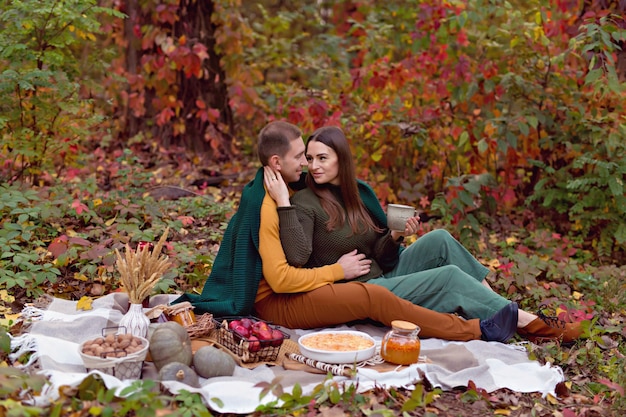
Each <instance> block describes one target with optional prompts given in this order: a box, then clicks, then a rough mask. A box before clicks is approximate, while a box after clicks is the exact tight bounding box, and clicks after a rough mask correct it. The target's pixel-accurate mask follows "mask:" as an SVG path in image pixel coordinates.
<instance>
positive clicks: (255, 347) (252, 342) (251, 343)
mask: <svg viewBox="0 0 626 417" xmlns="http://www.w3.org/2000/svg"><path fill="white" fill-rule="evenodd" d="M259 349H261V343H260V342H259V339H258V338H257V337H256V336H254V335H252V336H250V337H249V338H248V350H249V351H250V352H258V351H259Z"/></svg>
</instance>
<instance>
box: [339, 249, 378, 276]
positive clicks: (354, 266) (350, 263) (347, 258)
mask: <svg viewBox="0 0 626 417" xmlns="http://www.w3.org/2000/svg"><path fill="white" fill-rule="evenodd" d="M337 263H338V264H339V265H341V267H342V268H343V274H344V278H345V279H354V278H357V277H360V276H362V275H365V274H367V273H369V272H370V266H371V264H372V260H371V259H367V258H366V257H365V255H364V254H362V253H357V251H356V249H355V250H353V251H352V252H349V253H346V254H345V255H343V256H342V257H341V258H339V260H338V261H337Z"/></svg>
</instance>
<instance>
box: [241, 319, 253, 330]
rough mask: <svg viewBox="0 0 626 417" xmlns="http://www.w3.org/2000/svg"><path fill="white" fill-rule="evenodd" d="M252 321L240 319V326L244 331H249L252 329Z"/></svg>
mask: <svg viewBox="0 0 626 417" xmlns="http://www.w3.org/2000/svg"><path fill="white" fill-rule="evenodd" d="M252 323H253V321H252V320H251V319H249V318H247V317H244V318H242V319H241V325H242V326H243V327H245V328H246V329H250V328H251V327H252Z"/></svg>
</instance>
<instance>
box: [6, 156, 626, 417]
mask: <svg viewBox="0 0 626 417" xmlns="http://www.w3.org/2000/svg"><path fill="white" fill-rule="evenodd" d="M139 155H141V154H139ZM115 156H116V157H115V158H113V159H110V158H105V157H104V155H102V156H101V157H100V158H99V157H98V155H96V160H97V163H98V169H97V170H95V171H96V172H99V173H102V172H106V173H107V175H106V176H103V175H100V174H93V175H86V176H83V177H81V176H80V175H77V177H76V178H77V180H76V181H74V182H70V183H66V184H63V185H61V186H54V185H51V184H50V185H43V186H41V187H37V188H24V187H19V186H7V185H5V186H2V187H3V188H2V190H1V192H0V212H1V213H2V221H1V222H0V223H1V225H2V229H1V230H2V233H0V252H2V259H3V264H2V265H3V269H2V272H0V293H1V294H2V301H1V302H0V312H1V313H2V326H3V328H4V329H6V330H7V331H8V332H9V333H12V334H18V333H19V332H20V326H19V325H17V324H16V321H17V320H18V317H19V312H20V311H21V309H22V308H23V306H24V305H25V304H27V303H30V302H32V301H34V300H35V299H36V298H37V297H39V296H42V295H45V294H47V295H53V296H56V297H62V298H68V299H73V300H84V301H85V302H88V301H89V300H90V299H93V298H95V297H98V296H100V295H103V294H106V293H109V292H111V291H115V290H117V289H118V288H119V285H120V284H119V275H118V274H117V272H116V271H115V267H114V253H113V249H115V248H120V247H122V246H123V245H124V244H126V243H130V244H131V245H133V244H136V243H137V242H139V241H155V240H156V239H158V237H159V236H160V234H161V233H162V231H163V230H164V228H165V227H170V228H171V229H170V230H171V237H170V238H169V239H168V243H167V245H166V249H165V250H166V252H167V254H168V255H169V256H170V257H171V259H172V260H173V261H174V265H173V268H172V270H171V271H170V272H168V273H167V274H166V275H165V276H164V278H163V280H162V281H161V282H160V283H159V285H158V287H157V291H159V292H174V291H193V290H201V288H202V284H203V283H204V279H205V278H206V276H207V274H208V273H209V271H210V269H211V266H212V261H213V258H214V256H215V254H216V253H217V250H218V248H219V243H220V241H221V237H222V235H223V232H224V230H225V227H226V224H227V222H228V220H229V218H230V217H231V216H232V214H233V213H234V212H235V210H236V206H237V202H238V197H239V195H240V191H241V188H242V186H243V185H244V184H245V183H246V182H247V181H249V180H250V179H251V178H252V177H253V174H254V171H255V169H256V167H255V166H254V164H240V165H224V164H222V165H220V166H213V165H211V164H203V165H202V168H201V169H200V168H197V167H198V164H197V163H192V162H191V161H188V160H184V159H181V156H180V155H170V158H172V159H174V158H176V161H175V163H174V162H173V161H172V160H167V159H165V160H164V161H161V162H159V163H156V162H155V161H150V163H147V162H146V161H143V160H142V159H141V156H137V155H132V154H130V153H125V152H120V153H118V154H117V155H115ZM68 184H70V185H69V186H68ZM528 217H529V214H528V213H525V212H523V211H520V213H519V217H518V218H511V217H507V218H500V219H499V218H491V219H490V223H489V225H485V226H484V227H483V228H482V230H481V233H480V238H479V239H473V240H472V241H464V242H463V243H464V244H466V245H467V246H468V247H469V248H470V249H471V250H472V252H473V253H475V254H479V258H480V259H481V261H482V262H483V263H485V264H486V265H489V267H490V268H491V269H492V270H493V274H492V275H491V277H490V281H491V284H492V286H493V287H494V289H495V290H496V291H498V292H499V293H501V294H503V295H505V296H507V297H508V298H509V299H511V300H515V301H517V302H518V303H519V304H520V305H521V307H522V308H524V309H527V310H529V311H535V310H537V309H538V308H542V309H543V311H544V312H545V313H546V314H550V315H556V316H559V317H560V318H562V319H564V320H569V321H580V320H585V321H586V322H588V323H589V326H588V332H587V338H586V339H585V340H581V341H579V342H577V343H576V344H574V345H573V346H567V347H566V346H560V345H559V344H557V343H545V344H542V345H530V344H529V345H528V349H529V354H530V355H531V356H532V357H534V358H536V359H537V360H539V361H540V362H542V363H546V362H549V363H551V364H553V365H558V366H560V367H561V368H562V369H563V371H564V374H565V382H564V383H562V384H559V386H558V389H557V394H558V395H557V397H553V396H551V395H548V396H546V397H545V398H542V397H541V395H540V394H537V393H518V392H512V391H509V390H499V391H497V392H493V393H487V392H484V391H483V390H481V389H480V388H477V387H474V386H473V385H472V384H471V382H470V384H469V388H462V389H457V390H454V391H450V392H441V391H440V390H438V389H434V388H432V387H431V386H429V384H428V381H424V382H423V383H420V384H418V385H417V387H416V389H415V390H412V391H409V390H404V389H391V390H384V389H380V388H378V389H375V390H373V391H371V392H368V393H366V394H356V393H355V392H354V391H353V390H350V389H345V390H344V389H340V388H342V387H331V388H328V390H327V391H324V390H322V391H321V392H320V393H318V394H317V395H316V396H312V397H307V396H305V395H301V396H297V397H292V398H291V402H289V403H288V404H289V406H285V407H283V408H282V409H265V410H261V411H259V412H258V413H257V414H258V415H266V414H276V415H282V414H287V415H322V416H331V417H332V416H340V415H381V416H385V415H415V416H485V415H505V416H541V417H544V416H545V417H547V416H556V417H560V416H564V417H583V416H607V415H614V416H619V415H623V414H624V412H625V410H626V400H625V397H624V386H625V383H626V358H625V357H624V355H625V354H626V350H625V348H624V345H623V343H622V342H623V339H624V336H625V330H624V329H625V326H624V323H625V321H626V312H625V306H626V302H625V298H624V286H625V284H624V283H625V282H626V281H625V278H626V268H624V267H622V266H621V265H614V264H611V263H607V262H599V261H598V260H597V259H595V258H594V256H593V255H592V254H591V253H589V252H588V251H586V250H583V249H582V246H581V244H580V242H576V241H575V240H574V239H572V238H568V237H565V236H560V235H558V234H556V233H554V232H552V231H550V230H546V229H545V228H544V229H534V230H533V229H532V228H529V227H524V222H525V221H527V219H528ZM439 227H447V228H448V229H449V230H450V231H451V232H452V233H453V234H455V235H457V236H461V234H460V233H459V231H458V230H455V229H454V227H453V226H451V225H446V224H442V223H437V221H436V220H431V221H429V222H426V223H424V225H423V230H422V233H426V232H428V231H429V230H432V229H434V228H439ZM9 232H11V233H9ZM409 243H410V242H409ZM18 261H19V262H18ZM2 333H3V334H2V344H1V345H2V362H3V364H4V367H3V368H0V382H1V384H0V385H1V386H2V388H1V389H0V415H7V416H8V415H73V416H83V415H99V414H101V415H111V416H122V415H124V416H135V415H137V416H138V415H150V414H146V413H148V411H152V412H154V414H153V415H209V410H207V409H206V407H204V405H203V404H202V402H201V400H200V398H199V397H197V396H193V395H178V396H171V395H168V394H167V393H165V392H161V391H160V390H159V388H158V386H156V385H152V386H145V389H144V391H142V393H141V394H138V395H136V396H134V397H129V398H127V399H125V400H121V399H119V398H115V397H114V396H113V393H111V392H109V391H107V390H106V389H105V388H104V387H103V385H102V384H101V382H100V383H99V382H98V381H90V382H89V384H91V385H88V387H87V388H86V387H82V388H81V389H79V390H77V391H75V392H67V393H64V395H62V396H61V398H60V399H59V400H58V402H57V403H55V404H52V405H51V406H49V407H43V408H39V407H34V406H27V405H26V403H24V402H23V401H24V399H25V398H28V397H29V395H32V394H35V393H36V392H37V389H40V388H41V384H42V383H43V381H42V380H41V378H39V377H37V376H35V375H25V374H22V373H20V372H18V371H17V370H16V368H15V367H14V366H13V365H16V364H15V363H10V362H9V361H8V350H7V344H8V336H7V335H6V333H4V332H2ZM145 404H152V405H151V406H149V407H147V408H146V406H145ZM10 410H13V411H10ZM214 415H215V413H214Z"/></svg>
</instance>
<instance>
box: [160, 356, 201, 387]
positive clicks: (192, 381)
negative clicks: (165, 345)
mask: <svg viewBox="0 0 626 417" xmlns="http://www.w3.org/2000/svg"><path fill="white" fill-rule="evenodd" d="M159 381H177V382H182V383H183V384H187V385H189V386H190V387H194V388H200V380H199V379H198V374H196V373H195V371H194V370H193V369H191V368H190V367H189V366H187V365H185V364H184V363H180V362H170V363H168V364H167V365H165V366H163V368H161V369H160V370H159Z"/></svg>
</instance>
